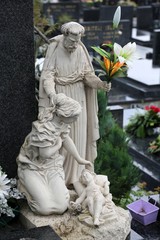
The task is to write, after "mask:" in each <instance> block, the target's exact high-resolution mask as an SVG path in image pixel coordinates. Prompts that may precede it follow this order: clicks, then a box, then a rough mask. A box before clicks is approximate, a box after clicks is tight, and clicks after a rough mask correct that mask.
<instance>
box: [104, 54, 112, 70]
mask: <svg viewBox="0 0 160 240" xmlns="http://www.w3.org/2000/svg"><path fill="white" fill-rule="evenodd" d="M103 59H104V65H105V67H106V70H107V73H108V74H109V71H110V68H111V61H110V60H109V59H108V58H106V57H104V58H103Z"/></svg>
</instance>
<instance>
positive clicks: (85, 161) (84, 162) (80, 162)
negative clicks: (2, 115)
mask: <svg viewBox="0 0 160 240" xmlns="http://www.w3.org/2000/svg"><path fill="white" fill-rule="evenodd" d="M77 162H78V163H79V164H82V165H89V166H90V167H92V163H91V162H90V161H88V160H85V159H83V158H79V159H77Z"/></svg>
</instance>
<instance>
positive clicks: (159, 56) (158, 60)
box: [152, 29, 160, 67]
mask: <svg viewBox="0 0 160 240" xmlns="http://www.w3.org/2000/svg"><path fill="white" fill-rule="evenodd" d="M152 63H153V66H154V67H156V66H160V29H156V30H154V33H153V62H152Z"/></svg>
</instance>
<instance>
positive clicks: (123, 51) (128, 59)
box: [114, 42, 136, 66]
mask: <svg viewBox="0 0 160 240" xmlns="http://www.w3.org/2000/svg"><path fill="white" fill-rule="evenodd" d="M114 53H115V55H116V56H117V57H118V60H119V62H120V63H126V64H127V65H128V66H131V65H132V61H133V60H134V59H135V58H136V43H135V42H133V43H131V42H129V43H127V44H126V45H125V46H124V47H121V46H120V45H119V44H118V43H114Z"/></svg>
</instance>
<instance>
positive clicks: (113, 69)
mask: <svg viewBox="0 0 160 240" xmlns="http://www.w3.org/2000/svg"><path fill="white" fill-rule="evenodd" d="M123 65H124V63H120V62H116V63H115V64H114V65H113V68H112V71H111V73H110V76H113V75H114V74H115V73H116V72H117V71H118V70H119V69H120V68H121V67H122V66H123Z"/></svg>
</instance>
